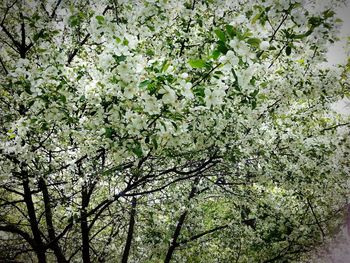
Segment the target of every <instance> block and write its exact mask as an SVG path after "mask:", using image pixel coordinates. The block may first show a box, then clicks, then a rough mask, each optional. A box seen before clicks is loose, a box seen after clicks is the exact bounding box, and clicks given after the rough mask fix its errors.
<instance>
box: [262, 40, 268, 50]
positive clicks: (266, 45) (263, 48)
mask: <svg viewBox="0 0 350 263" xmlns="http://www.w3.org/2000/svg"><path fill="white" fill-rule="evenodd" d="M269 47H270V43H269V42H268V41H262V42H261V43H260V49H261V50H268V49H269Z"/></svg>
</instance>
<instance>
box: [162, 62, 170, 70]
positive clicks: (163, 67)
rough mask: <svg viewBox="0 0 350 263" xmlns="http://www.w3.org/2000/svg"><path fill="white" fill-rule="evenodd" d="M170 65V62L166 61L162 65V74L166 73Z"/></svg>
mask: <svg viewBox="0 0 350 263" xmlns="http://www.w3.org/2000/svg"><path fill="white" fill-rule="evenodd" d="M169 66H170V64H169V63H168V61H166V60H165V61H164V62H163V64H162V67H161V69H160V71H161V72H164V71H166V70H167V69H168V68H169Z"/></svg>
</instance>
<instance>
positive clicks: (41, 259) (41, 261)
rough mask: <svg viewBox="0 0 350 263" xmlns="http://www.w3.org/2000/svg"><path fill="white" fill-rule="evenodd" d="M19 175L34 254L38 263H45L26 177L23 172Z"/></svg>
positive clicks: (43, 250) (43, 248) (43, 249)
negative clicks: (21, 179) (33, 244)
mask: <svg viewBox="0 0 350 263" xmlns="http://www.w3.org/2000/svg"><path fill="white" fill-rule="evenodd" d="M21 175H22V178H23V182H22V184H23V190H24V201H25V203H26V207H27V211H28V216H29V221H30V228H31V230H32V233H33V237H34V241H35V253H36V255H37V257H38V262H39V263H46V255H45V246H44V244H43V242H42V240H41V236H40V230H39V227H38V221H37V218H36V214H35V208H34V203H33V199H32V194H31V191H30V187H29V180H28V175H27V173H26V172H24V171H22V174H21Z"/></svg>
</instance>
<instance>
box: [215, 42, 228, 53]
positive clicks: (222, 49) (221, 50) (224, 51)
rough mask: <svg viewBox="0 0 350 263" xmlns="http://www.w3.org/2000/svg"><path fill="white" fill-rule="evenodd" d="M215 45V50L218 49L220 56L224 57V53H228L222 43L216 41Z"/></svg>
mask: <svg viewBox="0 0 350 263" xmlns="http://www.w3.org/2000/svg"><path fill="white" fill-rule="evenodd" d="M217 44H218V48H217V49H218V50H219V51H220V52H221V53H222V54H224V55H226V53H227V51H228V48H227V47H226V45H225V43H224V42H222V41H218V42H217Z"/></svg>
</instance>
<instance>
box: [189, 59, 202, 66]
mask: <svg viewBox="0 0 350 263" xmlns="http://www.w3.org/2000/svg"><path fill="white" fill-rule="evenodd" d="M188 63H189V64H190V66H191V67H192V68H204V67H205V61H204V60H203V59H191V60H189V61H188Z"/></svg>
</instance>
